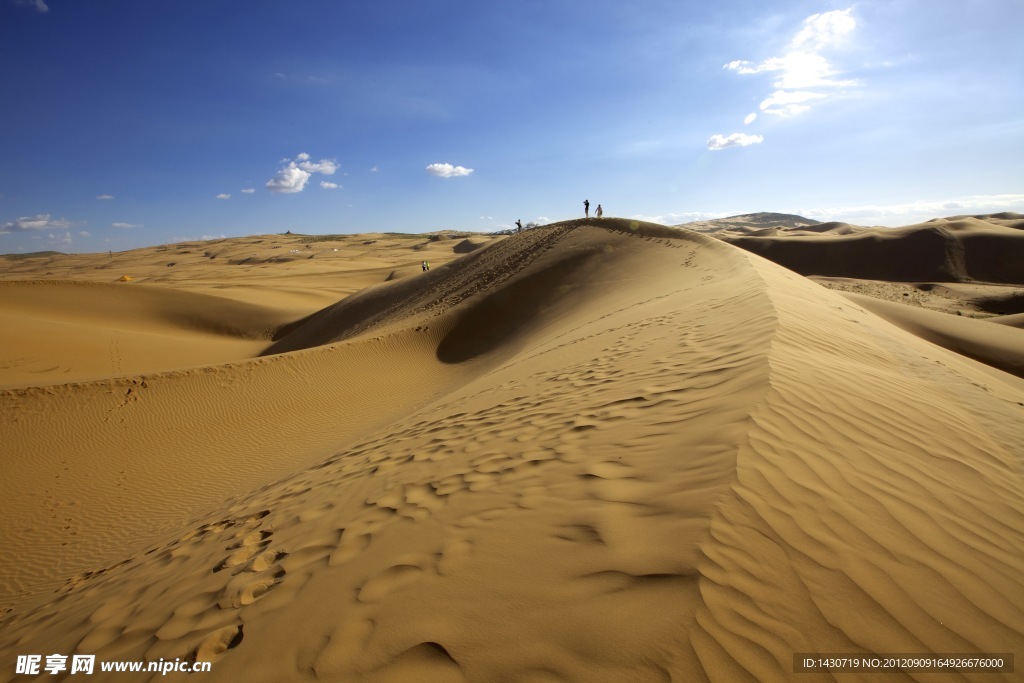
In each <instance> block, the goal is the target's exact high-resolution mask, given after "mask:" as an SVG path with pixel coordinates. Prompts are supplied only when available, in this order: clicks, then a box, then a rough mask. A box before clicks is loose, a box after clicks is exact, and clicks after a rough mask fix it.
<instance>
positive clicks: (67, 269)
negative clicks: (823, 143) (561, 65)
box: [0, 216, 1024, 683]
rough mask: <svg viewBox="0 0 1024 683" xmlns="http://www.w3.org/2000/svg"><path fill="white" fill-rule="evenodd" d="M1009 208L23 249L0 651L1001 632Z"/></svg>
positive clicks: (529, 662)
mask: <svg viewBox="0 0 1024 683" xmlns="http://www.w3.org/2000/svg"><path fill="white" fill-rule="evenodd" d="M796 218H799V217H796ZM1018 220H1019V219H1018V218H1017V217H1013V216H1010V217H1007V218H999V217H989V218H957V219H948V220H943V221H937V222H931V223H925V224H921V225H917V226H909V227H907V228H902V229H898V230H893V231H889V232H887V233H884V234H883V233H882V232H881V231H880V230H878V229H867V228H865V229H859V228H856V226H853V227H852V228H851V229H849V230H847V229H846V228H844V227H843V226H838V225H833V226H830V227H827V226H828V224H818V223H815V222H807V223H801V224H800V225H788V226H778V225H762V226H761V227H760V228H758V229H772V230H778V231H779V232H778V233H777V235H776V236H771V237H768V236H764V237H742V236H736V235H729V234H721V235H720V237H721V239H719V238H718V236H715V237H713V236H710V235H705V234H700V233H698V232H694V231H692V230H687V229H676V228H668V227H664V226H659V225H654V224H649V223H643V222H638V221H628V220H621V219H614V218H605V219H601V220H576V221H567V222H563V223H556V224H553V225H549V226H545V227H541V228H535V229H531V230H526V231H524V232H523V233H521V234H514V235H510V236H507V237H500V238H499V237H487V236H465V235H461V236H455V237H452V238H450V239H432V238H431V237H430V236H424V235H410V236H401V235H384V234H376V235H349V236H326V237H323V238H317V237H313V236H299V235H278V236H269V235H268V236H260V237H253V238H238V239H234V240H222V241H217V242H213V243H190V244H186V245H173V246H166V247H157V248H151V249H142V250H136V251H133V252H124V253H119V254H99V255H97V254H93V255H65V256H56V255H50V256H44V257H40V258H36V259H22V260H18V261H16V262H14V264H15V265H14V266H13V267H12V268H10V269H7V270H6V271H5V272H4V273H3V275H2V279H4V280H8V281H6V282H0V316H2V317H0V324H2V329H3V330H4V331H3V332H2V333H0V335H6V336H0V350H2V355H3V357H2V358H0V386H2V387H5V388H3V389H0V414H2V415H3V417H4V419H3V420H2V421H0V443H2V444H3V449H2V456H0V457H2V462H0V464H2V466H3V471H4V476H3V477H0V513H2V518H3V522H2V523H0V544H2V547H3V548H4V555H5V558H6V559H5V561H4V562H3V563H0V661H2V662H6V663H7V664H4V666H3V667H0V681H16V680H20V679H21V678H24V677H23V676H18V675H17V674H15V673H14V671H15V668H14V665H13V662H14V661H15V659H16V655H19V654H28V653H46V654H49V653H64V654H71V653H87V654H95V655H96V656H97V658H98V659H99V660H107V661H110V660H143V659H145V660H148V661H156V660H160V659H161V658H162V659H164V660H170V661H173V660H175V658H181V659H184V660H189V661H191V660H204V661H211V662H212V670H211V671H210V672H209V673H203V674H199V676H201V677H202V679H203V680H209V681H266V682H268V683H269V682H277V681H292V680H338V681H416V682H418V681H588V682H590V681H608V682H616V683H618V682H620V681H669V680H676V681H689V680H711V681H727V682H732V681H741V680H761V681H774V680H782V679H788V678H791V677H793V676H794V655H795V653H854V654H866V653H1020V652H1021V651H1022V646H1024V467H1022V461H1021V458H1022V454H1024V379H1021V377H1020V376H1019V375H1020V374H1021V372H1020V369H1021V363H1022V361H1021V356H1022V353H1021V349H1024V330H1022V329H1021V328H1020V327H1019V325H1015V324H1014V319H1015V316H1016V315H1018V314H1019V311H1013V310H1008V309H1009V308H1011V307H1012V302H1014V301H1016V299H1015V298H1014V296H1015V293H1014V292H1015V291H1016V290H1014V289H1013V288H1012V287H1011V285H1008V284H1006V283H1017V282H1019V279H1014V278H1017V277H1019V275H1020V268H1019V264H1020V263H1021V260H1020V258H1019V253H1020V252H1018V251H1014V250H1015V249H1019V248H1020V242H1019V241H1018V240H1017V237H1018V236H1024V232H1022V231H1021V230H1020V227H1019V226H1016V227H1015V226H1014V225H1011V224H1012V223H1014V222H1016V221H1018ZM748 222H749V221H748ZM762 222H770V221H769V220H768V219H764V220H763V221H762ZM795 222H797V223H799V221H795ZM787 231H792V233H791V234H789V235H788V236H786V233H787ZM844 231H845V232H844ZM797 232H798V233H800V234H795V233H797ZM730 242H731V243H730ZM469 246H472V249H470V248H469ZM737 246H739V247H743V248H742V249H740V248H737ZM762 255H763V256H766V257H770V258H771V259H772V260H777V261H778V262H779V263H782V265H785V266H787V267H788V268H789V270H787V269H786V268H784V267H782V266H780V265H778V263H773V262H772V260H768V258H762ZM1014 259H1016V261H1014ZM424 260H427V261H430V263H431V269H430V270H429V271H423V269H422V267H421V265H420V264H421V263H422V261H424ZM1015 263H1016V264H1017V265H1016V271H1015V266H1014V264H1015ZM794 266H797V267H794ZM801 269H802V270H801ZM794 271H797V272H794ZM804 271H814V272H813V273H809V274H815V275H821V276H834V277H835V278H837V279H834V280H827V279H823V280H822V284H826V285H832V286H834V287H848V288H853V287H854V286H856V285H858V284H859V282H861V281H862V280H859V279H858V278H869V277H872V276H876V275H877V278H876V280H877V282H876V285H875V289H874V290H872V291H874V292H879V293H881V292H889V295H890V296H891V298H893V299H896V300H909V299H911V298H912V297H910V296H907V297H904V296H903V294H908V295H909V294H911V292H914V293H915V295H916V296H918V297H925V296H929V297H935V298H938V297H940V296H941V297H945V298H944V299H943V300H944V301H954V300H956V301H957V302H961V303H962V302H968V301H971V302H973V301H976V300H977V301H980V300H982V299H985V298H986V297H987V298H989V299H993V298H994V299H997V300H999V301H1000V302H1002V303H998V304H991V305H990V308H994V307H995V306H999V307H1000V308H999V310H998V311H996V310H993V311H984V310H982V309H983V305H982V304H972V306H974V307H973V308H971V309H970V311H969V312H971V313H972V314H978V315H982V314H985V315H995V314H998V313H1003V314H1004V315H1005V316H1006V318H1007V319H1006V321H1005V323H1006V324H996V323H994V322H991V321H983V320H969V319H967V318H966V317H963V316H956V315H949V314H947V313H939V312H933V311H923V310H921V309H920V308H911V307H910V306H904V305H900V304H896V303H892V302H891V301H882V300H880V299H878V298H867V297H863V296H857V295H856V294H853V295H850V296H851V297H852V298H847V295H845V294H844V293H841V292H837V291H831V290H830V289H829V288H827V287H826V286H821V285H819V284H817V283H816V282H814V281H812V280H810V279H808V278H806V277H803V276H802V275H800V274H798V273H800V272H804ZM818 271H821V272H818ZM1015 272H1016V273H1017V275H1015V274H1014V273H1015ZM122 275H129V276H132V277H133V278H135V279H134V280H133V281H131V282H125V283H120V284H113V283H114V281H115V280H116V279H117V278H119V277H121V276H122ZM841 278H851V280H849V281H845V280H842V279H841ZM966 280H985V281H986V283H987V284H984V285H982V284H977V283H975V282H971V283H968V284H957V283H963V282H964V281H966ZM913 282H916V283H925V282H930V283H932V284H930V285H928V286H925V285H921V286H920V287H918V286H917V285H916V284H913V285H912V284H900V283H913ZM937 282H947V283H949V284H948V286H940V285H935V284H934V283H937ZM885 287H890V289H888V290H886V289H885ZM943 287H945V289H943ZM957 288H961V289H957ZM1011 290H1012V291H1011ZM957 297H960V298H957ZM1000 297H1003V298H1002V299H1000ZM936 300H937V299H936ZM957 305H960V303H958V304H957ZM958 312H959V309H958ZM147 349H148V350H147ZM129 351H130V353H129ZM51 366H52V367H51ZM1018 659H1020V658H1019V657H1018ZM1016 666H1018V667H1019V666H1020V663H1019V662H1018V663H1017V664H1016ZM934 675H936V674H933V676H934ZM938 675H939V676H940V677H941V678H942V679H943V680H954V679H955V680H977V678H971V677H968V676H959V678H957V677H956V676H953V675H949V674H938ZM1015 676H1016V677H1018V678H1019V674H1014V673H1009V672H1002V673H990V674H986V675H985V676H984V680H986V681H989V680H992V681H995V680H1006V681H1010V680H1018V678H1015ZM837 677H838V676H837ZM91 678H93V679H95V680H111V681H123V680H168V681H171V680H186V676H185V674H181V673H177V674H171V675H170V676H167V677H163V676H159V675H155V674H151V675H142V676H138V677H133V676H132V675H131V674H124V673H119V674H110V673H107V674H104V673H100V672H97V673H96V674H95V675H94V676H93V677H91ZM798 678H799V679H800V680H803V679H806V680H808V681H817V680H833V678H831V677H827V676H825V675H823V674H822V675H819V674H813V673H812V674H800V675H799V676H798ZM854 679H856V680H887V681H889V680H893V681H895V680H926V679H928V676H927V675H922V674H909V673H903V674H901V673H892V672H890V673H885V674H878V675H876V674H870V676H869V677H865V676H862V675H854ZM187 680H189V681H191V680H193V678H192V677H188V678H187ZM851 680H853V679H851Z"/></svg>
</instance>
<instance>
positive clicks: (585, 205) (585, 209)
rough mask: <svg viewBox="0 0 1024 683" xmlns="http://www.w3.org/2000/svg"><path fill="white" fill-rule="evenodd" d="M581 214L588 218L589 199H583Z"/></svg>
mask: <svg viewBox="0 0 1024 683" xmlns="http://www.w3.org/2000/svg"><path fill="white" fill-rule="evenodd" d="M583 216H584V217H585V218H590V200H589V199H584V200H583Z"/></svg>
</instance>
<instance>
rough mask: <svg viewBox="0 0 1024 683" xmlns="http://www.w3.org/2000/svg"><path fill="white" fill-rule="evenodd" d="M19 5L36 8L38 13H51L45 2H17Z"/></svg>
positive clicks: (26, 0)
mask: <svg viewBox="0 0 1024 683" xmlns="http://www.w3.org/2000/svg"><path fill="white" fill-rule="evenodd" d="M17 3H18V4H19V5H27V6H29V7H35V9H36V11H37V12H49V11H50V8H49V7H47V6H46V3H45V2H44V1H43V0H17Z"/></svg>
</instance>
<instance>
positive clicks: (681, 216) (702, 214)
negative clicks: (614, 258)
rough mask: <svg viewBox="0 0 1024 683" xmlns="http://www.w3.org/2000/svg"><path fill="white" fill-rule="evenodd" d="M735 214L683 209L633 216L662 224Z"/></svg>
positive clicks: (674, 223) (690, 221)
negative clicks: (653, 214)
mask: <svg viewBox="0 0 1024 683" xmlns="http://www.w3.org/2000/svg"><path fill="white" fill-rule="evenodd" d="M732 215H735V214H730V213H708V212H706V211H683V212H679V213H663V214H659V215H657V216H645V215H642V214H637V215H635V216H633V218H635V219H636V220H638V221H647V222H648V223H660V224H662V225H679V224H680V223H692V222H693V221H710V220H714V219H715V218H725V217H727V216H732Z"/></svg>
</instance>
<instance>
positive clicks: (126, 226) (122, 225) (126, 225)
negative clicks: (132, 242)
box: [110, 223, 142, 230]
mask: <svg viewBox="0 0 1024 683" xmlns="http://www.w3.org/2000/svg"><path fill="white" fill-rule="evenodd" d="M110 227H112V228H119V229H121V230H131V229H132V228H141V227H142V226H141V225H136V224H135V223H111V224H110Z"/></svg>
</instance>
